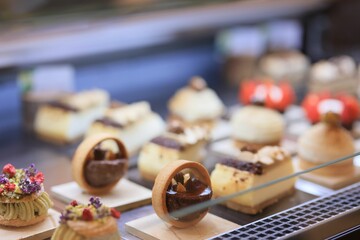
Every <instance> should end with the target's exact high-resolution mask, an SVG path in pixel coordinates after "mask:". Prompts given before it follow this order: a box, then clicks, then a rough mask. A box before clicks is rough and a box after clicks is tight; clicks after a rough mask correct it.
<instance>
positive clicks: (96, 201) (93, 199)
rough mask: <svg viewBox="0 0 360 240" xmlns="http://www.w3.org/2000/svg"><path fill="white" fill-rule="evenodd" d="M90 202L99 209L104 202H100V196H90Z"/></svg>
mask: <svg viewBox="0 0 360 240" xmlns="http://www.w3.org/2000/svg"><path fill="white" fill-rule="evenodd" d="M90 203H91V205H93V206H94V207H95V208H96V209H98V208H99V207H101V205H102V203H101V202H100V198H98V197H91V198H90Z"/></svg>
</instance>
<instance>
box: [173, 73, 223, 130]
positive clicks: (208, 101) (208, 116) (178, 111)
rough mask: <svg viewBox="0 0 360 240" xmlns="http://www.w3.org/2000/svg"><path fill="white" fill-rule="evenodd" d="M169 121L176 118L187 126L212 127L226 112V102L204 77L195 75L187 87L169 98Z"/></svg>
mask: <svg viewBox="0 0 360 240" xmlns="http://www.w3.org/2000/svg"><path fill="white" fill-rule="evenodd" d="M168 108H169V112H170V116H169V121H172V120H176V121H180V122H182V124H185V125H187V126H196V125H198V126H202V127H206V128H208V129H212V128H213V127H214V125H215V122H216V121H217V120H218V119H219V118H220V117H221V115H222V114H223V112H224V104H223V103H222V101H221V100H220V98H219V97H218V95H217V94H216V93H215V91H214V90H212V89H210V88H208V87H207V84H206V82H205V80H204V79H202V78H200V77H193V78H192V79H191V80H190V82H189V84H188V85H187V86H186V87H183V88H181V89H180V90H178V91H177V92H176V93H175V95H174V96H173V97H172V98H171V99H170V100H169V103H168Z"/></svg>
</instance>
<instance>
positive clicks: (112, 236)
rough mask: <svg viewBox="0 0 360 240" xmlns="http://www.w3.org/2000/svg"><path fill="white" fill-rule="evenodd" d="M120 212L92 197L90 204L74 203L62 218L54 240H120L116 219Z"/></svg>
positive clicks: (64, 212) (66, 209) (67, 207)
mask: <svg viewBox="0 0 360 240" xmlns="http://www.w3.org/2000/svg"><path fill="white" fill-rule="evenodd" d="M119 218H120V212H118V211H117V210H116V209H114V208H109V207H107V206H105V205H103V204H102V203H101V202H100V199H99V198H94V197H91V198H90V201H89V204H87V205H83V204H79V203H77V202H76V201H75V200H74V201H72V202H71V203H70V204H69V205H68V206H66V207H65V210H64V211H63V212H62V214H61V216H60V225H59V227H58V228H57V229H56V230H55V232H54V234H53V236H52V237H51V239H52V240H64V239H66V240H86V239H102V240H118V239H120V235H119V231H118V227H117V222H116V219H119Z"/></svg>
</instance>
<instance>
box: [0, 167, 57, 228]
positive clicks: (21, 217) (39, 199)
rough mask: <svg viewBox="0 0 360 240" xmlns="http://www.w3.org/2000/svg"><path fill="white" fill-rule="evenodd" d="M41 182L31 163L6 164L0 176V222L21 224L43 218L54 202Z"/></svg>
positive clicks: (38, 172) (41, 177)
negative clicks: (19, 165)
mask: <svg viewBox="0 0 360 240" xmlns="http://www.w3.org/2000/svg"><path fill="white" fill-rule="evenodd" d="M43 182H44V175H43V173H42V172H40V171H38V170H37V169H36V168H35V165H34V164H31V165H30V166H29V167H28V168H24V169H21V168H20V169H15V167H14V166H13V165H11V164H6V165H5V166H4V167H3V173H2V174H1V175H0V225H4V226H11V227H24V226H29V225H34V224H37V223H39V222H42V221H44V220H45V218H46V217H47V216H48V209H49V208H50V207H52V205H53V203H52V201H51V200H50V197H49V195H48V194H47V193H46V192H45V191H44V186H43Z"/></svg>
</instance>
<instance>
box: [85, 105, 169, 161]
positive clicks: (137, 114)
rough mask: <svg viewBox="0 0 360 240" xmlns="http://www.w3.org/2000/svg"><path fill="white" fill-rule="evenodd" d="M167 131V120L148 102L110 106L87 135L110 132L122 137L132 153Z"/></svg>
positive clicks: (93, 124)
mask: <svg viewBox="0 0 360 240" xmlns="http://www.w3.org/2000/svg"><path fill="white" fill-rule="evenodd" d="M164 131H165V122H164V121H163V120H162V118H161V117H160V116H159V114H157V113H155V112H152V111H151V108H150V104H149V103H148V102H145V101H142V102H136V103H132V104H123V105H117V106H115V107H111V108H109V109H108V110H107V111H106V113H105V116H104V117H103V118H99V119H97V120H95V121H94V122H93V123H92V125H91V127H90V128H89V130H88V131H87V136H90V135H94V134H98V133H108V134H111V135H114V136H116V137H118V138H120V139H121V140H122V141H123V142H124V144H125V146H126V149H127V151H128V152H129V154H130V155H133V154H135V153H136V152H137V151H138V150H140V148H141V147H142V145H144V144H145V143H146V142H148V141H150V140H151V139H152V138H154V137H156V136H158V135H160V134H161V133H163V132H164Z"/></svg>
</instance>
